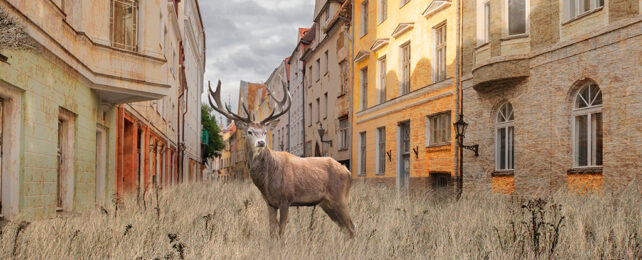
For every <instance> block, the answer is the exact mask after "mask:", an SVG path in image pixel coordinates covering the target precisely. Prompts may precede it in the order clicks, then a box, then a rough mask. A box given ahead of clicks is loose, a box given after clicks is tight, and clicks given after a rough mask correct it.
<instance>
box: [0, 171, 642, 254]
mask: <svg viewBox="0 0 642 260" xmlns="http://www.w3.org/2000/svg"><path fill="white" fill-rule="evenodd" d="M158 197H159V202H160V203H159V204H157V202H156V195H155V194H154V193H151V194H148V195H147V200H146V202H145V203H144V205H143V203H142V201H141V202H140V205H138V204H137V202H136V201H135V200H134V199H130V200H127V201H125V202H124V203H123V205H122V206H120V207H119V209H118V211H117V212H115V208H114V206H113V205H111V206H108V207H107V208H106V209H97V210H95V211H93V212H88V213H84V214H81V215H78V216H71V217H64V218H63V217H60V218H55V219H49V220H41V221H34V222H32V223H31V224H27V223H25V222H23V223H21V222H12V223H9V224H8V225H7V226H5V227H4V228H3V229H2V235H1V245H2V248H1V252H0V258H1V259H10V258H38V259H87V258H94V259H96V258H98V259H104V258H113V259H154V258H158V259H180V258H181V254H182V257H184V258H185V259H229V258H241V259H264V258H268V259H273V258H281V259H343V258H349V259H393V258H402V259H418V258H419V259H425V258H450V259H452V258H456V259H460V258H470V259H482V258H486V259H487V258H490V259H505V258H559V259H588V258H592V259H596V258H607V259H615V258H617V259H640V258H642V245H641V242H642V230H641V227H640V223H641V222H642V219H641V212H642V204H641V203H640V201H642V198H641V195H640V193H639V191H633V190H629V191H625V192H623V193H622V194H620V195H618V196H602V197H592V196H572V195H567V194H564V193H557V194H554V195H551V196H550V197H549V198H545V199H544V200H531V201H528V200H519V201H518V200H517V199H514V198H509V197H504V196H493V195H483V196H482V195H477V196H474V197H464V198H463V199H462V200H460V201H459V202H453V201H451V200H449V199H445V200H440V199H435V196H432V195H430V194H425V195H422V196H398V195H396V192H394V191H393V190H389V189H385V188H380V187H379V188H375V187H373V186H366V185H359V184H357V185H354V186H353V188H352V191H351V200H350V204H349V206H350V214H351V215H352V218H353V220H354V222H355V224H356V226H357V236H356V237H355V238H354V239H349V238H347V235H345V234H344V233H342V232H341V231H340V230H339V228H338V227H337V226H336V225H334V224H333V223H332V222H331V221H330V220H329V218H328V217H327V216H326V215H325V213H323V211H322V210H320V209H317V210H316V212H315V215H314V222H312V223H313V224H312V227H310V226H311V225H310V223H311V214H310V213H311V208H300V210H297V209H296V208H292V210H291V211H290V222H289V225H288V227H287V231H286V235H285V238H284V239H282V240H280V241H278V240H274V239H270V238H269V235H268V226H267V221H266V220H265V216H266V215H267V213H266V209H265V204H264V202H263V201H262V199H261V197H260V194H259V192H258V190H257V189H256V188H255V187H254V186H252V185H251V184H247V183H245V184H242V183H230V184H224V185H219V184H211V183H210V184H193V185H183V186H179V187H177V188H171V189H166V190H164V191H161V192H160V194H159V196H158ZM144 207H145V208H144ZM157 207H158V209H157ZM115 214H116V216H115ZM560 221H561V224H560ZM533 224H534V225H533ZM533 226H535V227H537V228H536V229H533ZM16 234H18V235H16ZM16 237H17V238H16Z"/></svg>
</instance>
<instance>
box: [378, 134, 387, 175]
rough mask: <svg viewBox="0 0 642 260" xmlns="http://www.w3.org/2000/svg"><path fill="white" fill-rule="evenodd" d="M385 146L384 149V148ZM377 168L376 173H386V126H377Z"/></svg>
mask: <svg viewBox="0 0 642 260" xmlns="http://www.w3.org/2000/svg"><path fill="white" fill-rule="evenodd" d="M382 148H383V149H382ZM376 150H377V151H376V152H377V156H376V157H377V170H376V175H384V174H385V173H386V127H385V126H382V127H379V128H377V149H376Z"/></svg>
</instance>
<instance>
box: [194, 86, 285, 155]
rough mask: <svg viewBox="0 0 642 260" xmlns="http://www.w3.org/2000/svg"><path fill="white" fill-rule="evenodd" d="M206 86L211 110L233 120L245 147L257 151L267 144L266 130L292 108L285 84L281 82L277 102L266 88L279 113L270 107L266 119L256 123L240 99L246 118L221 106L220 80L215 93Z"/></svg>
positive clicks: (273, 125) (270, 128) (271, 127)
mask: <svg viewBox="0 0 642 260" xmlns="http://www.w3.org/2000/svg"><path fill="white" fill-rule="evenodd" d="M207 84H208V87H209V95H208V96H207V99H208V101H209V102H210V106H211V107H212V109H214V110H216V112H219V113H221V114H222V115H223V116H225V117H227V118H229V119H232V120H234V123H235V124H236V127H237V128H238V129H239V131H241V132H242V133H243V134H244V135H245V136H246V139H245V140H246V143H247V145H248V146H251V147H252V148H254V149H257V150H260V149H263V148H265V147H266V144H267V142H266V141H265V138H266V137H267V132H268V130H272V129H273V128H274V127H276V125H277V124H278V123H279V117H280V116H282V115H284V114H285V113H287V112H288V110H289V109H290V107H291V106H292V97H291V96H290V92H289V91H288V88H287V86H286V85H285V82H282V84H283V99H281V100H277V99H276V98H275V97H274V94H273V93H272V91H270V89H269V88H267V91H268V95H269V96H270V97H271V98H272V99H274V100H275V101H276V102H275V104H274V105H278V109H279V110H280V112H279V113H276V110H277V108H276V107H272V112H271V113H270V115H269V116H268V117H266V118H265V119H263V120H261V121H256V120H255V118H254V116H253V114H251V113H250V111H248V109H247V107H246V106H245V102H244V101H243V98H242V97H241V100H239V102H241V106H242V107H243V111H245V115H246V116H240V115H238V114H235V113H233V112H232V111H231V110H230V108H229V107H227V106H225V107H223V104H222V103H221V81H220V80H219V81H218V85H217V86H216V91H214V92H212V85H211V84H210V82H209V81H208V83H207ZM212 98H213V99H214V102H216V106H215V105H214V103H213V102H212ZM286 104H287V106H286ZM275 113H276V114H275Z"/></svg>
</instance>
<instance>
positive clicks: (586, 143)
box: [573, 84, 602, 167]
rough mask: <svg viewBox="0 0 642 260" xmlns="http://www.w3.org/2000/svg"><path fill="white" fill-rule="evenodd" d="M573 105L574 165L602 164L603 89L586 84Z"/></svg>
mask: <svg viewBox="0 0 642 260" xmlns="http://www.w3.org/2000/svg"><path fill="white" fill-rule="evenodd" d="M574 102H575V104H574V105H573V155H574V158H575V159H574V166H576V167H583V166H601V165H602V91H601V90H600V88H599V87H598V86H597V85H595V84H589V85H586V86H584V87H583V88H582V89H581V90H580V91H579V92H578V93H577V95H576V96H575V101H574Z"/></svg>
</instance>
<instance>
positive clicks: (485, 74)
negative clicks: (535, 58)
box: [473, 54, 530, 92]
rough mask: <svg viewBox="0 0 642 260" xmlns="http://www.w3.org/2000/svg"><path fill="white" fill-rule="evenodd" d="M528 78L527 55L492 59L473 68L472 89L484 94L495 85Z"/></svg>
mask: <svg viewBox="0 0 642 260" xmlns="http://www.w3.org/2000/svg"><path fill="white" fill-rule="evenodd" d="M529 76H530V68H529V56H528V55H526V54H523V55H508V56H497V57H492V58H489V59H486V60H484V61H483V62H481V63H478V64H475V66H474V67H473V88H474V89H475V90H476V91H480V92H485V91H488V90H490V89H492V87H493V86H495V85H497V84H512V83H516V82H519V81H522V80H524V79H526V78H528V77H529Z"/></svg>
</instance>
